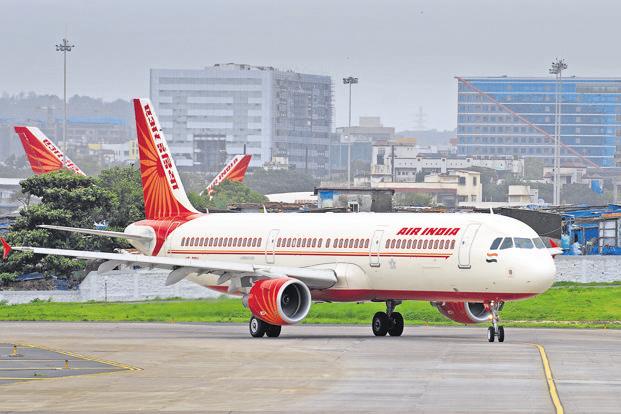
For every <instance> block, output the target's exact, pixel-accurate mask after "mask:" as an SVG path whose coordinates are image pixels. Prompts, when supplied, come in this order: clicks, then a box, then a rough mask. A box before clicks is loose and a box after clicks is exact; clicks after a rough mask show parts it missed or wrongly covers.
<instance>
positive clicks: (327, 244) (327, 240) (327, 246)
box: [319, 238, 330, 249]
mask: <svg viewBox="0 0 621 414" xmlns="http://www.w3.org/2000/svg"><path fill="white" fill-rule="evenodd" d="M319 247H321V239H319ZM329 248H330V239H329V238H327V239H326V249H329Z"/></svg>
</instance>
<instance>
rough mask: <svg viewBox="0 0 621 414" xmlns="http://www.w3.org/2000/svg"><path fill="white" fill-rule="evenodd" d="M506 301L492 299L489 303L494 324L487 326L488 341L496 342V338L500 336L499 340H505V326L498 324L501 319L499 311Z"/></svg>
mask: <svg viewBox="0 0 621 414" xmlns="http://www.w3.org/2000/svg"><path fill="white" fill-rule="evenodd" d="M503 305H504V303H503V302H496V301H491V302H490V303H489V309H490V312H491V313H492V326H490V327H489V328H487V341H488V342H494V340H495V339H496V338H498V342H504V341H505V328H504V326H502V325H498V322H499V321H500V315H499V312H500V310H501V309H502V307H503Z"/></svg>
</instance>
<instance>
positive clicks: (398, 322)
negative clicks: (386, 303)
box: [388, 312, 403, 336]
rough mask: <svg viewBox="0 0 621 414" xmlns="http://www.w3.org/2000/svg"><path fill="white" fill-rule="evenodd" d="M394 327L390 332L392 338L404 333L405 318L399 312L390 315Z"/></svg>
mask: <svg viewBox="0 0 621 414" xmlns="http://www.w3.org/2000/svg"><path fill="white" fill-rule="evenodd" d="M390 322H391V323H392V327H391V328H390V329H389V330H388V335H390V336H401V334H402V333H403V316H402V315H401V314H400V313H399V312H393V313H392V315H390Z"/></svg>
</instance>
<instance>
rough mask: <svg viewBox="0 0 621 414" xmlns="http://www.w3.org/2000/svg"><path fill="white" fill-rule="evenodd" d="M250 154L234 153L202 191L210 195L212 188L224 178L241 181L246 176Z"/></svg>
mask: <svg viewBox="0 0 621 414" xmlns="http://www.w3.org/2000/svg"><path fill="white" fill-rule="evenodd" d="M251 159H252V155H236V156H235V157H233V159H232V160H231V161H229V163H228V164H226V166H225V167H224V168H223V169H222V171H220V172H219V173H218V175H216V178H214V179H213V180H212V181H211V183H209V185H208V186H207V188H205V190H204V191H203V193H207V194H209V195H211V194H212V193H213V192H214V188H215V187H216V186H217V185H218V184H220V183H221V182H222V181H224V180H230V181H237V182H240V183H241V182H242V181H244V178H245V177H246V170H247V169H248V165H250V160H251Z"/></svg>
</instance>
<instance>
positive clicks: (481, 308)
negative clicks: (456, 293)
mask: <svg viewBox="0 0 621 414" xmlns="http://www.w3.org/2000/svg"><path fill="white" fill-rule="evenodd" d="M431 304H432V305H433V306H435V307H436V308H437V309H438V310H439V311H440V313H441V314H442V315H444V316H446V317H447V318H449V319H451V320H453V321H455V322H459V323H483V322H487V321H489V320H490V319H491V317H492V313H491V312H490V310H489V308H488V307H487V306H486V305H485V304H484V303H476V302H475V303H473V302H432V303H431Z"/></svg>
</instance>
